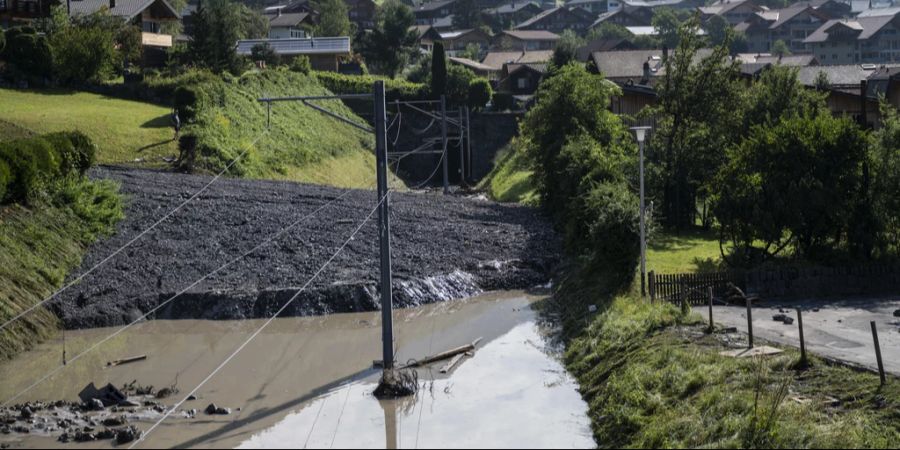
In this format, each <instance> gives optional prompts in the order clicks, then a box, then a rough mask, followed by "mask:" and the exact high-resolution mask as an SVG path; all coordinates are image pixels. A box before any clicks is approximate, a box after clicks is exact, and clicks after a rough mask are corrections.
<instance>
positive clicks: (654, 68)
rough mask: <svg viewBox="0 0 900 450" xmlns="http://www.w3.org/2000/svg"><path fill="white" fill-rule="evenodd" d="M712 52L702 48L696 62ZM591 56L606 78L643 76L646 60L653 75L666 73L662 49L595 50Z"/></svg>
mask: <svg viewBox="0 0 900 450" xmlns="http://www.w3.org/2000/svg"><path fill="white" fill-rule="evenodd" d="M712 52H713V51H712V49H700V50H699V51H698V52H697V55H696V57H695V62H696V61H699V60H700V59H702V58H705V57H708V56H709V55H711V54H712ZM673 54H674V52H673ZM591 58H592V59H593V61H594V65H596V66H597V69H598V70H599V71H600V73H602V74H603V76H605V77H606V78H642V77H643V75H644V63H645V62H648V63H650V71H651V76H654V77H656V76H660V75H662V74H664V73H665V65H664V64H663V51H662V50H621V51H613V52H594V53H592V54H591Z"/></svg>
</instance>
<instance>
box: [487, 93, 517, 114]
mask: <svg viewBox="0 0 900 450" xmlns="http://www.w3.org/2000/svg"><path fill="white" fill-rule="evenodd" d="M491 106H493V108H494V110H495V111H506V110H509V109H513V107H515V106H516V102H515V99H514V98H513V96H512V95H511V94H508V93H506V92H494V96H493V97H492V98H491Z"/></svg>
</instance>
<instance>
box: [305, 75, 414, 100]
mask: <svg viewBox="0 0 900 450" xmlns="http://www.w3.org/2000/svg"><path fill="white" fill-rule="evenodd" d="M313 74H314V75H315V77H316V79H318V80H319V83H321V84H322V86H325V88H327V89H328V90H329V91H331V92H333V93H335V94H365V93H369V92H372V85H373V84H375V81H376V80H382V81H384V90H385V97H387V99H388V100H408V99H420V98H422V97H424V96H425V95H426V94H427V92H428V87H427V86H426V85H424V84H419V83H411V82H409V81H406V80H392V79H389V78H385V77H378V76H374V75H344V74H340V73H336V72H318V71H317V72H313Z"/></svg>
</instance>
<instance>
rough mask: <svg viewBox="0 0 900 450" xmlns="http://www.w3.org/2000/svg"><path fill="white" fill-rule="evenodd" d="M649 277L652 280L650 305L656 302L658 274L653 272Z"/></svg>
mask: <svg viewBox="0 0 900 450" xmlns="http://www.w3.org/2000/svg"><path fill="white" fill-rule="evenodd" d="M648 277H649V279H650V283H649V287H650V303H653V301H654V300H656V273H655V272H653V271H652V270H651V271H650V273H649V274H648Z"/></svg>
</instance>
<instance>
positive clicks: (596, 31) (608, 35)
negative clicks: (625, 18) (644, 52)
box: [587, 22, 634, 41]
mask: <svg viewBox="0 0 900 450" xmlns="http://www.w3.org/2000/svg"><path fill="white" fill-rule="evenodd" d="M633 38H634V34H632V33H631V32H630V31H628V28H625V27H624V26H622V25H619V24H617V23H612V22H602V23H600V25H599V26H597V27H594V28H591V30H590V31H589V32H588V34H587V40H588V41H594V40H597V39H627V40H631V39H633Z"/></svg>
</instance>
